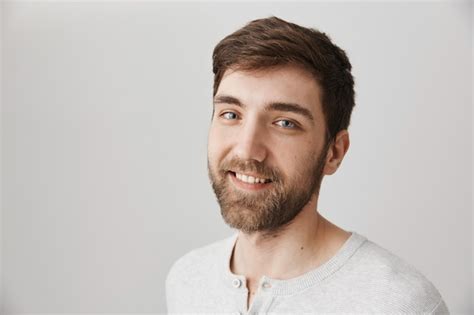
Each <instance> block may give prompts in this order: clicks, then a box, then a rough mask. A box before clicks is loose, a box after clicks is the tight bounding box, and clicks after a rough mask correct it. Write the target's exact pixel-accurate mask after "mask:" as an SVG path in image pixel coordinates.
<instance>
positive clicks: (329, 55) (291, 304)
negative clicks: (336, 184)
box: [166, 17, 448, 314]
mask: <svg viewBox="0 0 474 315" xmlns="http://www.w3.org/2000/svg"><path fill="white" fill-rule="evenodd" d="M350 70H351V64H350V62H349V60H348V58H347V56H346V54H345V53H344V51H343V50H341V49H340V48H339V47H337V46H336V45H334V44H333V43H332V42H331V40H330V39H329V38H328V37H327V35H325V34H324V33H321V32H319V31H317V30H314V29H308V28H304V27H301V26H298V25H296V24H292V23H288V22H286V21H284V20H281V19H279V18H276V17H271V18H267V19H260V20H255V21H252V22H251V23H249V24H247V25H246V26H245V27H243V28H242V29H240V30H238V31H236V32H235V33H233V34H231V35H229V36H227V37H226V38H224V39H223V40H222V41H221V42H220V43H219V44H218V45H217V46H216V47H215V50H214V53H213V71H214V74H215V78H214V93H213V95H214V111H213V116H212V122H211V126H210V130H209V142H208V170H209V177H210V180H211V183H212V187H213V189H214V192H215V194H216V196H217V200H218V202H219V205H220V207H221V213H222V216H223V218H224V220H225V222H226V223H227V224H228V225H230V226H231V227H233V228H235V229H237V230H238V233H236V234H235V235H234V236H232V237H230V238H228V239H225V240H221V241H219V242H216V243H214V244H211V245H208V246H206V247H203V248H200V249H197V250H194V251H192V252H190V253H188V254H187V255H185V256H183V257H182V258H181V259H179V260H178V261H177V262H176V263H175V264H174V265H173V267H172V268H171V270H170V272H169V274H168V277H167V281H166V289H167V290H166V292H167V305H168V311H169V312H170V313H236V314H267V313H287V314H297V313H361V312H364V313H367V312H370V313H428V314H444V313H448V309H447V307H446V304H445V303H444V301H443V299H442V297H441V295H440V294H439V292H438V291H437V290H436V288H435V287H434V286H433V285H432V284H431V282H429V280H427V279H426V278H425V277H424V276H423V275H422V274H420V273H419V272H418V271H416V270H415V269H414V268H413V267H411V266H410V265H408V264H406V263H405V262H404V261H402V260H401V259H400V258H398V257H396V256H395V255H393V254H392V253H390V252H388V251H387V250H385V249H383V248H382V247H380V246H378V245H376V244H375V243H373V242H371V241H369V240H367V239H366V238H365V237H364V236H362V235H360V234H358V233H356V232H348V231H345V230H343V229H342V228H340V227H338V226H336V225H334V224H332V223H331V222H329V221H328V220H326V219H325V218H324V217H322V216H321V215H320V214H319V213H318V211H317V204H318V197H319V188H320V185H321V182H322V179H323V177H324V175H331V174H333V173H334V172H336V170H337V169H338V167H339V166H340V164H341V162H342V160H343V158H344V156H345V154H346V153H347V150H348V148H349V134H348V131H347V129H348V126H349V122H350V116H351V112H352V109H353V107H354V81H353V77H352V75H351V72H350Z"/></svg>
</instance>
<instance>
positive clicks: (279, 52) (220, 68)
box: [212, 16, 355, 141]
mask: <svg viewBox="0 0 474 315" xmlns="http://www.w3.org/2000/svg"><path fill="white" fill-rule="evenodd" d="M212 59H213V69H212V70H213V72H214V93H213V95H214V96H215V95H216V92H217V89H218V87H219V84H220V82H221V80H222V76H223V75H224V73H225V71H226V70H228V69H229V68H232V69H236V70H244V71H246V70H260V69H265V68H272V67H277V66H283V65H287V64H295V65H298V66H302V67H303V68H304V69H306V70H308V71H309V72H311V73H312V74H313V76H314V77H315V79H316V81H317V82H318V83H319V85H320V87H321V89H322V99H321V102H322V107H323V113H324V117H325V120H326V128H327V134H326V140H327V141H329V140H333V139H334V137H335V136H336V134H337V133H338V132H339V131H340V130H343V129H347V128H348V127H349V122H350V117H351V113H352V109H353V107H354V105H355V102H354V79H353V77H352V74H351V68H352V66H351V64H350V62H349V59H348V58H347V56H346V53H345V52H344V50H342V49H341V48H339V47H338V46H336V45H334V44H333V43H332V42H331V39H330V38H329V36H327V35H326V34H325V33H322V32H320V31H318V30H316V29H311V28H305V27H302V26H299V25H296V24H293V23H289V22H287V21H284V20H282V19H280V18H277V17H274V16H273V17H269V18H265V19H258V20H254V21H252V22H250V23H248V24H247V25H245V26H244V27H243V28H241V29H239V30H237V31H235V32H234V33H232V34H230V35H228V36H227V37H225V38H224V39H223V40H221V41H220V42H219V43H218V44H217V46H216V47H215V48H214V52H213V55H212Z"/></svg>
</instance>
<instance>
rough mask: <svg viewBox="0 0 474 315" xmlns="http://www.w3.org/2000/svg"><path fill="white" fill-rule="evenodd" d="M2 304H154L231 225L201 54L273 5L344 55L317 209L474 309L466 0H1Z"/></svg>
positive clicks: (206, 57)
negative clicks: (352, 103) (331, 162)
mask: <svg viewBox="0 0 474 315" xmlns="http://www.w3.org/2000/svg"><path fill="white" fill-rule="evenodd" d="M2 6H3V15H2V22H1V24H2V55H1V57H2V68H1V70H2V71H1V74H2V78H3V80H2V81H1V84H2V92H3V93H2V113H1V117H2V120H1V124H2V130H1V135H2V138H1V143H2V156H1V159H2V170H1V175H2V182H1V187H2V189H1V194H2V217H1V218H2V220H1V223H2V235H1V240H2V259H1V266H2V278H1V279H2V296H1V297H2V299H1V300H2V301H1V302H2V304H3V311H2V312H1V314H21V313H53V312H57V313H146V312H148V313H163V312H165V296H164V294H165V291H164V280H165V277H166V274H167V272H168V270H169V268H170V266H171V265H172V263H173V262H174V261H175V260H176V259H177V258H178V257H180V256H181V255H183V254H185V253H186V252H187V251H189V250H191V249H193V248H196V247H200V246H203V245H205V244H208V243H210V242H213V241H216V240H218V239H222V238H224V237H227V236H229V235H230V234H231V233H233V231H232V230H231V229H229V228H228V227H227V226H226V225H225V224H224V222H223V221H222V219H221V217H220V212H219V207H218V204H217V202H216V201H215V197H214V195H213V192H212V190H211V187H210V184H209V180H208V177H207V168H206V159H207V157H206V154H207V152H206V150H207V148H206V146H207V131H208V126H209V122H210V116H211V113H212V102H211V99H212V83H213V82H212V80H213V75H212V71H211V70H212V67H211V54H212V50H213V48H214V46H215V45H216V44H217V42H218V41H219V40H220V39H222V38H223V37H224V36H225V35H227V34H229V33H231V32H232V31H234V30H236V29H237V28H239V27H241V26H243V25H244V24H245V23H247V22H248V21H250V20H252V19H255V18H261V17H267V16H270V15H276V16H279V17H281V18H284V19H287V20H289V21H291V22H295V23H298V24H301V25H303V26H308V27H315V28H318V29H320V30H322V31H324V32H326V33H328V34H329V36H330V37H331V38H332V39H333V40H334V42H335V43H336V44H337V45H339V46H341V47H342V48H343V49H344V50H345V51H346V52H347V54H348V55H349V58H350V60H351V62H352V65H353V74H354V76H355V80H356V93H357V99H356V101H357V104H356V108H355V109H354V112H353V116H352V122H351V126H350V128H349V132H350V137H351V146H350V149H349V152H348V154H347V156H346V158H345V159H344V162H343V164H342V166H341V168H340V169H339V170H338V172H337V173H336V174H335V175H333V176H330V177H326V178H325V179H324V181H323V185H322V188H321V196H320V201H319V202H320V204H319V205H320V207H319V209H320V212H321V213H322V214H323V215H324V216H326V217H327V218H328V219H329V220H331V221H333V222H334V223H336V224H337V225H339V226H341V227H342V228H344V229H346V230H350V231H357V232H358V233H360V234H363V235H365V236H367V237H368V238H369V239H371V240H372V241H374V242H376V243H378V244H380V245H381V246H383V247H385V248H387V249H389V250H391V251H392V252H394V253H395V254H397V255H398V256H400V257H402V258H403V259H405V260H406V261H408V262H410V263H411V264H412V265H414V266H415V267H416V268H417V269H418V270H420V271H421V272H422V273H423V274H424V275H425V276H427V277H428V278H429V279H430V280H431V281H432V282H433V283H434V285H435V286H436V287H437V288H438V289H439V291H440V292H441V294H442V295H443V297H444V299H445V301H446V303H447V304H448V307H449V308H450V310H451V312H452V313H453V314H472V313H473V312H474V307H473V304H472V301H473V300H474V296H473V287H472V284H473V270H472V264H473V260H472V259H473V257H472V245H473V244H472V243H473V240H472V238H473V234H472V225H473V217H472V205H473V199H472V192H473V190H472V176H473V169H472V158H473V156H472V155H473V151H472V144H473V142H472V139H473V138H472V137H473V134H472V120H473V115H472V69H473V68H472V8H471V7H470V5H469V4H468V3H467V2H463V3H458V2H456V3H452V2H439V3H410V2H403V3H381V4H377V3H374V2H367V3H363V2H358V3H354V2H352V3H340V2H336V3H270V2H265V3H259V4H255V3H250V2H243V3H239V4H230V3H227V4H217V3H175V4H171V3H160V2H135V3H133V2H131V1H130V2H76V3H73V2H69V3H60V2H39V1H38V2H2Z"/></svg>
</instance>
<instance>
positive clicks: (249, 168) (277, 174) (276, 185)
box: [208, 143, 328, 234]
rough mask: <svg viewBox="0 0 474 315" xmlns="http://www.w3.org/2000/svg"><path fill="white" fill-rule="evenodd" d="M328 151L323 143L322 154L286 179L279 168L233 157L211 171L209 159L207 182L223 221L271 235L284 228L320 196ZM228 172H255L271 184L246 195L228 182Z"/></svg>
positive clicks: (310, 159) (245, 229) (249, 231)
mask: <svg viewBox="0 0 474 315" xmlns="http://www.w3.org/2000/svg"><path fill="white" fill-rule="evenodd" d="M327 150H328V146H327V143H326V144H325V146H324V149H323V150H322V152H321V154H320V155H319V156H318V157H317V158H315V159H314V158H313V159H312V158H311V157H309V158H308V159H306V161H304V163H303V164H304V167H303V168H302V169H300V170H299V171H298V172H297V173H296V175H294V177H293V178H285V177H284V176H283V174H282V172H281V171H280V170H279V169H277V168H270V167H268V166H267V165H265V164H264V163H263V162H258V161H256V160H247V161H242V160H239V159H238V158H232V159H230V160H228V161H223V162H222V163H221V165H219V166H218V167H217V169H213V168H212V167H213V165H211V164H210V162H209V158H208V173H209V179H210V181H211V184H212V188H213V190H214V193H215V195H216V197H217V201H218V203H219V205H220V208H221V215H222V217H223V219H224V221H225V222H226V223H227V224H228V225H229V226H230V227H232V228H236V229H238V230H241V231H243V232H245V233H253V232H257V231H259V232H265V233H267V234H274V233H276V232H277V231H279V230H281V229H283V228H284V227H285V226H287V225H288V224H289V223H290V222H291V221H292V220H293V219H294V218H295V217H296V216H297V215H298V214H299V213H300V212H301V210H303V208H304V206H305V205H306V204H307V203H308V202H309V201H310V199H311V197H312V196H313V195H318V194H319V189H320V186H321V182H322V179H323V169H324V165H325V159H326V153H327ZM313 156H314V155H313ZM230 170H232V171H234V172H237V173H246V172H254V173H257V174H259V175H260V176H259V177H261V178H270V179H271V183H270V184H269V186H268V187H266V188H265V189H262V190H261V191H256V192H245V191H242V190H239V189H238V188H236V187H234V184H233V183H231V181H230V176H234V175H232V174H231V172H230Z"/></svg>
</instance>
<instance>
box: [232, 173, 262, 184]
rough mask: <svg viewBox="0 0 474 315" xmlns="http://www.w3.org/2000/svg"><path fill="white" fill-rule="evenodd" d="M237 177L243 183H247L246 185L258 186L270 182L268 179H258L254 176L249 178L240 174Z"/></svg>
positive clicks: (236, 174)
mask: <svg viewBox="0 0 474 315" xmlns="http://www.w3.org/2000/svg"><path fill="white" fill-rule="evenodd" d="M235 176H236V177H237V178H238V179H239V180H241V181H243V182H246V183H249V184H258V183H262V184H263V183H265V182H268V180H266V179H263V178H258V177H253V176H247V175H245V174H239V173H235Z"/></svg>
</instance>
